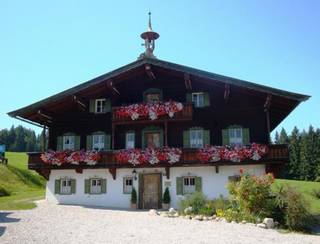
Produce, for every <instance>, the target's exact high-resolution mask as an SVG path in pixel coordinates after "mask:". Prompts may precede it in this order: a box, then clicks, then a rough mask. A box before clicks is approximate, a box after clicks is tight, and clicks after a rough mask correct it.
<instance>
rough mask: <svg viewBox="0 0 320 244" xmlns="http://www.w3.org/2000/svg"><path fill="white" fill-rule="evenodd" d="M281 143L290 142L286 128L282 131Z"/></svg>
mask: <svg viewBox="0 0 320 244" xmlns="http://www.w3.org/2000/svg"><path fill="white" fill-rule="evenodd" d="M279 143H280V144H288V143H289V137H288V134H287V132H286V130H285V129H284V128H282V129H281V131H280V136H279Z"/></svg>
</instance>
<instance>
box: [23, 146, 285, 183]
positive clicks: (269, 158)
mask: <svg viewBox="0 0 320 244" xmlns="http://www.w3.org/2000/svg"><path fill="white" fill-rule="evenodd" d="M268 148H269V150H268V153H267V154H266V155H265V156H264V157H263V158H261V159H260V160H258V161H254V160H244V161H241V162H230V161H225V160H221V161H218V162H214V163H203V162H200V161H199V159H198V158H197V149H189V148H188V149H182V155H181V159H180V162H177V163H175V164H172V165H171V164H169V163H159V164H156V165H151V164H143V165H136V166H134V165H132V164H130V163H119V162H117V161H116V158H115V152H113V151H109V152H101V159H100V160H99V162H98V163H97V164H96V165H84V164H81V165H72V164H67V165H62V166H56V165H48V164H45V163H44V162H43V161H42V160H41V158H40V156H41V152H32V153H28V155H29V161H28V167H29V169H32V170H36V171H37V172H38V173H39V174H41V175H43V176H44V177H46V178H48V177H49V174H50V170H51V169H75V170H76V172H78V173H82V170H83V169H90V168H108V169H109V171H110V173H112V174H113V173H115V171H116V169H117V168H134V167H137V168H140V167H165V168H170V167H186V166H221V165H240V164H241V165H242V164H267V165H269V166H270V165H282V164H284V163H285V162H286V161H288V160H289V150H288V146H287V145H269V147H268Z"/></svg>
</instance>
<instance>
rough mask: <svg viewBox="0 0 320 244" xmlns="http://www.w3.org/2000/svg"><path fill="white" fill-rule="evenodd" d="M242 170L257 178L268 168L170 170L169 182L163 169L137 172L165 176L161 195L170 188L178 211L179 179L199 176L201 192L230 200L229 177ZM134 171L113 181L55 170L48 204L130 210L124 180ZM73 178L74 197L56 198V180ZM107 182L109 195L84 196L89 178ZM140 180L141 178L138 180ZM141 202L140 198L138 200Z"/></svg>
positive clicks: (93, 173) (103, 173) (92, 172)
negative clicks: (177, 188) (159, 173)
mask: <svg viewBox="0 0 320 244" xmlns="http://www.w3.org/2000/svg"><path fill="white" fill-rule="evenodd" d="M240 168H243V169H244V170H246V171H248V172H250V173H251V174H254V175H262V174H264V173H265V165H261V164H260V165H235V166H220V167H219V173H216V171H215V167H211V166H204V167H172V168H170V179H167V177H166V175H165V169H164V168H138V169H136V171H137V173H138V174H140V173H155V172H161V173H162V191H163V192H164V190H165V188H166V186H167V185H168V184H169V185H170V186H169V191H170V196H171V207H174V208H177V207H178V203H179V201H180V199H182V198H183V196H182V195H179V196H177V195H176V177H183V176H200V177H202V192H203V193H204V194H205V195H206V196H207V197H208V198H210V199H213V198H216V197H219V195H220V194H222V195H223V196H227V195H228V192H227V189H226V184H227V183H228V177H229V176H232V175H237V174H239V170H240ZM132 170H133V169H132V168H131V169H117V177H116V180H113V178H112V176H111V174H110V173H109V171H108V170H107V169H85V170H83V173H82V174H78V173H76V172H75V170H52V171H51V174H50V178H49V181H48V182H47V188H46V199H47V200H48V201H49V202H54V203H60V204H80V205H91V206H104V207H115V208H129V207H130V198H131V195H130V194H124V193H123V177H126V176H132ZM64 177H70V178H73V179H76V193H75V194H72V195H58V194H54V187H55V180H56V179H60V178H64ZM94 177H97V178H105V179H107V193H106V194H100V195H90V194H85V193H84V181H85V179H89V178H94ZM137 178H139V177H137ZM138 181H139V180H138V179H137V180H134V181H133V185H134V187H135V189H136V190H137V192H139V189H138V188H139V184H138ZM138 198H139V196H138Z"/></svg>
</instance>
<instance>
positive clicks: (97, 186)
mask: <svg viewBox="0 0 320 244" xmlns="http://www.w3.org/2000/svg"><path fill="white" fill-rule="evenodd" d="M101 186H102V182H101V179H91V187H90V193H91V194H100V193H101Z"/></svg>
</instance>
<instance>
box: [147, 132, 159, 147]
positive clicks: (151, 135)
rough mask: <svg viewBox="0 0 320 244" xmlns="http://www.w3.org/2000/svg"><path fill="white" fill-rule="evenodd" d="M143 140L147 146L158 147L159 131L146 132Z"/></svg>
mask: <svg viewBox="0 0 320 244" xmlns="http://www.w3.org/2000/svg"><path fill="white" fill-rule="evenodd" d="M145 142H146V146H147V147H148V148H159V147H160V132H146V133H145Z"/></svg>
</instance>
